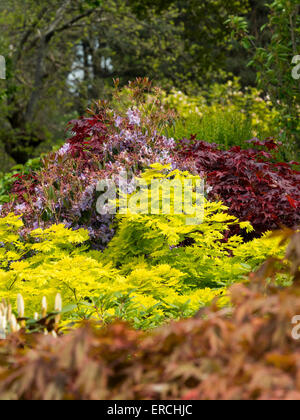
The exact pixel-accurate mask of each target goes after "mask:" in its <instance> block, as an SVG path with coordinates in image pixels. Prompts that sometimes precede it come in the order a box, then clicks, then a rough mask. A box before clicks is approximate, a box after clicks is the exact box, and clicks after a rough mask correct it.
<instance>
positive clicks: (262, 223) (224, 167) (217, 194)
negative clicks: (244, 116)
mask: <svg viewBox="0 0 300 420" xmlns="http://www.w3.org/2000/svg"><path fill="white" fill-rule="evenodd" d="M251 142H252V145H253V148H252V149H249V150H241V148H240V147H233V148H231V149H230V150H228V151H224V150H220V149H219V148H218V146H217V145H215V144H209V143H205V142H203V141H197V140H196V139H195V138H194V137H192V138H191V139H190V140H182V141H181V143H180V147H179V150H178V155H177V163H178V166H179V167H181V168H183V169H188V170H190V171H191V172H192V173H197V174H200V175H201V176H203V177H205V179H206V183H207V187H208V191H209V194H208V198H209V199H210V200H215V199H220V200H222V201H223V203H224V204H225V205H226V206H228V207H229V212H230V213H231V214H233V215H234V216H236V217H237V218H238V219H239V220H241V221H250V222H251V224H252V226H253V227H254V229H255V234H256V235H260V234H261V233H263V232H266V231H268V230H274V229H277V228H280V227H282V226H288V227H296V226H298V225H299V223H300V187H299V186H300V171H299V163H297V162H290V163H283V162H278V161H277V160H276V156H275V155H274V154H276V151H277V150H278V147H279V145H277V144H276V142H275V141H274V140H273V139H268V140H266V141H264V142H260V141H259V140H258V139H253V140H252V141H251ZM261 149H262V150H261ZM297 168H298V169H297Z"/></svg>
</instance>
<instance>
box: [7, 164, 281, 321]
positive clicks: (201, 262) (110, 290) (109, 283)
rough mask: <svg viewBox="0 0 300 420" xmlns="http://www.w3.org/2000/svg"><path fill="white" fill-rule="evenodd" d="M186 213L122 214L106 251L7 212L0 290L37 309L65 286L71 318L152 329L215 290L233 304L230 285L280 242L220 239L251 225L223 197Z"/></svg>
mask: <svg viewBox="0 0 300 420" xmlns="http://www.w3.org/2000/svg"><path fill="white" fill-rule="evenodd" d="M163 176H165V177H166V179H167V178H168V177H169V178H170V177H171V178H172V177H174V176H176V177H179V178H181V179H182V178H184V177H188V176H190V175H189V174H188V173H181V172H179V171H170V169H168V168H167V167H165V166H162V165H154V166H153V167H152V168H151V169H150V170H148V171H146V172H145V173H144V175H143V177H144V179H147V180H148V181H150V180H151V179H153V178H155V177H159V178H160V179H161V178H162V177H163ZM185 219H186V216H185V215H173V216H172V215H171V216H164V215H142V214H136V215H131V214H128V215H118V223H119V226H118V227H117V235H116V236H115V238H114V239H113V240H112V241H111V243H110V245H109V247H108V248H107V250H106V251H105V252H104V253H102V252H100V251H95V250H94V251H93V250H90V247H89V241H90V238H89V233H88V231H87V230H84V229H79V230H76V231H73V230H71V229H68V228H66V227H65V226H64V225H62V224H59V225H52V226H51V227H50V228H48V229H45V230H42V229H37V230H33V231H31V232H29V233H27V234H26V236H24V233H22V234H21V235H20V234H19V233H18V232H19V231H20V232H22V228H23V223H22V221H21V220H20V218H19V217H18V216H14V215H13V214H10V215H9V216H8V217H6V218H1V219H0V243H1V244H2V246H1V247H0V292H1V297H2V298H4V299H7V300H8V299H10V300H15V299H16V297H17V295H18V294H22V295H23V296H24V298H25V302H26V306H27V307H28V308H29V309H30V310H31V311H32V313H33V312H35V311H37V310H38V308H39V305H40V299H41V296H43V295H44V296H46V297H47V299H48V301H49V304H50V305H53V304H54V298H55V296H56V294H57V293H60V294H61V295H62V298H63V302H64V304H65V305H75V306H74V308H73V312H72V313H71V315H68V319H69V320H74V321H76V320H79V319H86V318H96V319H99V318H100V319H101V321H104V322H109V321H111V320H112V319H114V318H116V317H117V318H122V319H125V320H128V321H130V322H132V323H133V324H134V325H135V326H136V327H137V328H153V327H155V326H156V325H159V324H161V323H163V322H166V321H167V320H169V319H178V318H181V317H188V316H192V315H193V314H194V313H195V312H196V311H197V310H198V309H199V307H201V306H206V305H208V304H209V303H210V302H211V301H212V300H213V299H214V298H215V297H216V296H221V297H222V298H221V299H220V302H219V304H220V305H224V304H228V299H227V298H226V297H225V293H226V288H227V287H228V286H229V285H231V284H232V283H234V282H237V281H242V280H243V279H244V278H245V276H246V274H247V273H248V272H250V271H251V269H253V268H255V267H256V266H257V265H258V264H259V263H260V262H261V261H262V260H263V259H264V258H265V257H266V256H267V255H274V256H278V255H280V254H281V249H280V247H279V246H278V242H277V243H276V241H270V240H269V239H268V238H267V237H264V238H262V239H261V240H260V241H261V246H260V245H259V244H258V242H257V241H255V242H254V244H253V247H252V244H251V242H250V243H249V244H243V241H242V238H241V237H238V236H234V237H231V238H230V239H228V240H227V241H226V242H223V241H222V239H223V238H224V231H226V229H228V228H229V227H230V226H232V225H239V226H240V227H241V228H244V229H248V230H251V226H250V225H249V223H247V222H246V223H239V222H238V220H237V219H236V218H235V217H233V216H230V215H228V214H227V213H226V207H225V206H223V205H222V203H220V202H219V203H217V202H216V203H210V202H208V201H206V211H205V219H204V222H203V223H202V224H200V225H196V226H193V225H191V226H188V225H186V220H185Z"/></svg>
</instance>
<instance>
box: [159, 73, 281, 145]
mask: <svg viewBox="0 0 300 420" xmlns="http://www.w3.org/2000/svg"><path fill="white" fill-rule="evenodd" d="M164 101H165V102H166V103H167V104H168V105H169V106H171V107H172V108H174V109H175V110H176V111H177V112H178V114H179V116H180V118H179V120H178V121H177V122H176V124H175V128H173V129H169V130H168V131H169V134H170V136H172V137H174V138H175V139H176V140H179V139H182V138H183V137H187V138H189V137H190V136H191V135H195V136H196V137H197V138H198V139H200V140H203V141H207V142H209V143H217V144H219V145H220V147H221V148H226V149H228V148H229V147H232V146H241V147H242V148H248V145H247V143H246V140H249V139H251V138H253V137H259V138H266V137H270V136H278V135H279V134H280V133H279V129H277V128H276V127H277V125H276V123H275V121H276V118H277V117H278V112H277V111H276V110H275V108H274V106H273V104H272V103H271V101H270V99H269V98H263V96H262V92H260V91H259V90H257V89H256V88H253V87H249V88H246V89H245V90H244V91H243V90H242V88H241V85H240V83H239V80H238V79H237V78H235V79H233V80H232V81H228V82H227V83H225V84H223V85H222V84H214V85H212V86H210V87H209V88H208V89H205V90H203V92H201V93H200V94H199V95H198V96H195V97H191V96H187V95H185V94H184V93H182V92H177V91H173V92H172V93H171V94H169V95H167V96H165V99H164Z"/></svg>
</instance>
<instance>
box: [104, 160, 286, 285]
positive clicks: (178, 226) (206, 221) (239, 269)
mask: <svg viewBox="0 0 300 420" xmlns="http://www.w3.org/2000/svg"><path fill="white" fill-rule="evenodd" d="M141 179H143V180H144V181H145V183H146V184H148V185H150V183H151V182H152V181H153V180H154V179H159V180H160V181H164V180H172V179H178V180H180V181H181V182H183V181H184V180H185V179H191V175H190V174H189V173H188V172H180V171H178V170H174V171H173V170H171V169H170V167H168V166H163V165H159V164H157V165H152V167H151V169H149V170H146V171H145V172H144V173H143V174H142V175H141ZM171 196H172V195H171ZM139 197H140V200H141V202H143V203H144V205H145V206H146V207H147V208H148V191H147V190H146V191H144V192H143V193H142V194H139ZM150 198H151V197H150ZM173 199H174V196H173ZM194 200H195V197H194ZM149 201H150V200H149ZM193 204H194V205H195V201H194V203H193ZM171 210H173V208H172V207H171ZM203 210H204V218H203V221H202V222H201V223H199V224H198V225H195V224H193V225H188V223H187V222H188V219H189V217H190V216H189V215H185V214H178V215H177V214H171V215H162V214H160V215H155V214H131V213H130V211H128V214H127V215H118V216H117V220H118V228H117V233H116V235H115V237H114V238H113V239H112V241H111V242H110V243H109V245H108V247H107V249H106V250H105V252H104V256H105V258H106V261H107V262H112V263H113V264H114V266H115V267H116V268H118V269H119V270H121V271H122V272H124V273H125V274H128V272H130V271H131V270H132V269H134V268H136V267H137V266H138V265H139V264H142V265H143V266H144V265H147V264H148V265H149V266H153V265H156V264H161V263H164V264H168V265H169V266H171V267H174V268H176V269H177V270H179V271H180V272H182V273H184V278H183V279H184V282H185V284H187V285H188V286H189V287H192V288H199V287H200V288H203V287H213V288H215V287H228V286H229V285H231V284H232V283H234V282H237V281H239V280H242V279H243V278H244V276H245V274H247V273H248V272H249V271H251V269H254V268H255V266H257V265H259V264H261V263H262V262H263V261H264V260H265V258H266V257H267V256H268V255H276V254H278V243H276V241H273V242H272V241H268V239H267V237H264V238H262V239H261V240H260V241H255V242H253V243H252V242H250V243H248V244H243V239H242V237H241V236H237V235H234V236H231V237H230V238H228V239H227V240H225V235H226V232H228V231H229V229H232V228H235V227H238V229H239V230H242V231H245V232H246V233H250V232H252V230H253V228H252V226H251V225H250V223H249V222H239V220H238V219H237V218H236V217H234V216H232V215H229V214H228V213H227V210H228V209H227V207H226V206H224V205H223V204H222V202H209V201H208V200H206V199H204V209H203Z"/></svg>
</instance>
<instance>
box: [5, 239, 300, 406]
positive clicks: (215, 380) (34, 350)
mask: <svg viewBox="0 0 300 420" xmlns="http://www.w3.org/2000/svg"><path fill="white" fill-rule="evenodd" d="M289 235H290V234H289ZM298 235H299V234H298ZM298 241H299V237H298V236H297V238H296V236H294V237H293V238H292V242H291V245H290V252H289V253H288V254H287V257H290V258H291V260H290V264H292V266H293V267H294V270H296V271H295V275H296V273H297V275H298V277H299V268H300V267H299V261H300V254H299V249H298V252H294V253H291V250H292V249H293V243H294V242H295V243H299V242H298ZM272 266H273V267H274V264H272ZM268 271H269V270H268ZM265 276H266V272H265V270H259V272H258V274H257V275H251V277H250V282H249V284H243V285H241V284H239V285H234V286H232V287H231V289H230V296H231V300H232V302H233V307H232V308H231V309H225V310H224V309H223V310H221V311H220V310H219V308H217V307H216V306H211V307H210V308H208V309H204V310H202V311H200V312H199V313H198V314H197V316H196V317H194V318H192V319H189V320H183V321H180V322H173V323H172V324H170V325H168V326H166V327H163V328H161V329H159V330H156V331H154V332H152V333H151V334H149V333H147V334H145V333H143V332H139V331H136V330H133V329H131V328H130V327H128V326H127V325H126V324H123V323H119V322H118V323H113V324H111V325H109V327H104V328H103V327H102V328H100V327H99V325H97V324H91V323H88V324H83V325H82V326H81V328H79V329H77V330H76V331H73V332H72V333H70V334H68V335H65V336H63V337H60V338H56V339H55V338H53V337H51V336H43V335H41V334H35V335H27V334H24V332H22V331H21V332H19V333H17V334H12V335H10V336H9V337H8V339H7V340H5V341H0V399H11V400H18V399H22V400H32V399H35V400H46V399H50V400H55V399H56V400H64V399H65V400H101V399H102V400H106V399H107V400H116V399H124V400H142V399H155V400H166V399H171V400H175V399H179V400H192V399H197V400H199V399H200V400H216V399H217V400H232V399H234V400H263V399H271V400H272V399H276V400H294V399H295V400H298V399H300V387H299V375H300V370H299V366H300V347H299V342H298V340H297V339H296V337H295V335H292V331H293V329H294V330H295V327H296V326H295V324H293V323H292V319H293V317H294V315H295V314H299V313H300V290H299V281H298V282H297V281H296V276H295V284H294V286H292V287H289V288H285V289H282V288H277V287H274V285H268V284H267V283H266V281H265V280H266V278H265ZM296 329H297V327H296ZM298 331H299V329H298ZM294 333H295V331H294ZM36 372H38V374H35V373H36ZM57 378H59V381H58V380H57Z"/></svg>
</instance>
